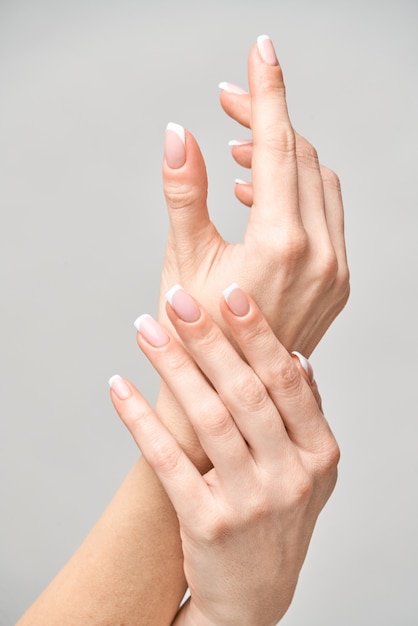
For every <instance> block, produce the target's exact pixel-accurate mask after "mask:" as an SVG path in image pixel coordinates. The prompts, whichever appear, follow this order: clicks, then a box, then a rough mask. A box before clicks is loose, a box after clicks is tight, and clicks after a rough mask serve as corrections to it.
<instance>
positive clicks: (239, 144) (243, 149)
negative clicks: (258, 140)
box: [228, 139, 253, 168]
mask: <svg viewBox="0 0 418 626" xmlns="http://www.w3.org/2000/svg"><path fill="white" fill-rule="evenodd" d="M228 145H229V146H230V147H231V154H232V157H233V158H234V159H235V161H236V162H237V163H238V164H239V165H241V166H242V167H246V168H250V167H251V161H252V157H253V143H252V141H249V140H247V139H232V140H231V141H230V142H229V144H228Z"/></svg>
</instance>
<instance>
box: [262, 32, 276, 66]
mask: <svg viewBox="0 0 418 626" xmlns="http://www.w3.org/2000/svg"><path fill="white" fill-rule="evenodd" d="M257 46H258V51H259V53H260V56H261V58H262V59H263V61H264V63H267V65H279V61H278V60H277V56H276V51H275V49H274V45H273V42H272V40H271V39H270V37H269V36H268V35H260V36H259V37H257Z"/></svg>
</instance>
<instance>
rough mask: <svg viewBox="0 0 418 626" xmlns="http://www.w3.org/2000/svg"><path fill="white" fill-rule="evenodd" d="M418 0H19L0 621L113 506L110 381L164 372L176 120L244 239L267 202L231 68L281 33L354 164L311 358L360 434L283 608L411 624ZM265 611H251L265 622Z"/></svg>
mask: <svg viewBox="0 0 418 626" xmlns="http://www.w3.org/2000/svg"><path fill="white" fill-rule="evenodd" d="M417 17H418V3H417V2H416V0H414V1H412V0H411V1H407V0H396V1H393V2H388V1H382V0H380V1H369V2H368V1H367V0H362V1H359V0H351V1H350V2H338V1H333V2H331V1H315V0H304V1H297V0H295V1H291V0H283V1H279V0H276V1H274V2H273V1H271V2H268V1H261V2H252V3H243V2H238V1H232V2H225V1H222V2H221V1H219V0H212V1H211V2H199V1H194V2H192V1H191V0H189V1H187V0H183V1H180V2H168V1H167V2H164V1H162V0H156V1H154V2H149V3H145V2H140V1H139V0H138V1H136V2H133V1H129V0H118V1H117V2H116V1H114V2H110V1H103V2H102V1H100V2H99V0H83V1H81V0H76V1H72V2H69V1H64V2H62V1H61V2H60V1H52V0H49V1H48V0H44V1H42V0H16V1H14V2H12V1H7V0H2V1H1V3H0V50H1V52H0V90H1V108H0V116H1V117H0V161H1V167H0V179H1V182H0V202H1V231H0V237H1V248H0V254H1V263H0V272H1V294H0V297H1V305H0V306H1V324H0V334H1V376H0V385H1V439H0V446H1V455H0V463H1V470H0V476H1V479H0V480H1V487H0V488H1V493H0V506H1V516H0V524H1V535H0V559H1V563H0V624H1V626H10V625H11V624H13V623H14V622H15V621H16V620H17V618H18V617H19V616H20V614H21V613H22V612H23V611H24V609H25V608H26V607H27V606H28V605H29V604H30V603H31V602H32V601H33V600H34V598H35V597H36V596H37V595H38V594H39V593H40V591H41V590H42V589H43V588H44V587H45V586H46V584H47V583H48V582H49V581H50V579H51V578H52V577H53V576H54V575H55V573H56V572H57V570H58V569H59V568H60V567H61V566H62V565H63V564H64V563H65V561H66V560H67V559H68V558H69V557H70V555H71V554H72V553H73V551H74V550H75V549H76V547H77V546H78V545H79V543H80V542H81V541H82V540H83V538H84V537H85V535H86V533H87V532H88V531H89V529H90V528H91V527H92V525H93V524H94V522H95V521H96V520H97V518H98V517H99V515H100V513H101V512H102V510H103V509H104V507H105V506H106V504H107V502H108V501H109V500H110V498H111V497H112V495H113V493H114V492H115V490H116V489H117V487H118V485H119V484H120V482H121V481H122V479H123V477H124V475H125V474H126V473H127V472H128V470H129V468H130V467H131V466H132V464H133V462H134V461H135V459H136V458H137V450H136V448H135V446H134V444H133V442H132V440H131V438H130V436H129V435H128V433H127V432H126V431H125V429H124V427H123V426H122V424H121V423H120V422H119V420H118V418H117V416H116V414H115V413H114V410H113V407H112V406H111V403H110V400H109V392H108V386H107V380H108V378H109V376H110V375H112V374H114V373H120V374H122V375H124V376H126V377H129V378H131V379H132V380H133V381H135V383H136V384H137V385H138V386H139V387H140V389H141V390H143V391H144V392H145V393H146V395H147V397H148V398H149V399H150V401H151V402H153V401H154V400H155V398H156V394H157V388H158V380H157V377H156V375H155V374H154V373H153V371H152V369H151V367H150V366H149V365H148V363H147V362H146V361H145V359H144V357H142V356H141V354H140V353H139V350H138V349H137V347H136V342H135V330H134V328H133V320H134V319H135V318H136V316H137V315H139V314H140V313H143V312H149V313H152V314H155V313H156V299H157V292H158V282H159V271H160V266H161V263H162V259H163V250H164V241H165V237H166V233H167V218H166V211H165V204H164V199H163V195H162V191H161V174H160V168H161V160H162V143H163V134H164V128H165V125H166V123H167V122H169V121H174V122H178V123H180V124H183V125H185V126H187V128H189V129H190V130H191V131H192V132H193V133H194V134H195V135H196V137H197V139H198V141H199V142H200V144H201V147H202V150H203V152H204V155H205V157H206V161H207V166H208V171H209V180H210V188H209V203H210V209H211V213H212V216H213V219H214V220H215V222H216V224H217V225H218V226H219V228H220V230H221V231H222V233H223V234H224V236H225V237H226V238H229V239H231V240H239V238H240V237H241V236H242V233H243V228H244V224H245V221H246V219H247V214H248V211H247V210H246V209H245V208H243V207H241V205H239V203H238V202H237V201H236V200H235V199H234V195H233V180H234V178H236V177H245V176H246V173H245V172H243V171H241V169H240V168H239V167H238V166H237V165H236V164H235V163H234V162H233V161H232V159H231V157H230V153H229V148H228V146H227V142H228V140H229V139H231V138H242V137H245V136H246V133H245V132H243V131H242V130H241V129H239V128H238V127H237V125H236V124H235V123H234V122H232V121H231V120H229V119H228V118H227V117H226V116H225V115H224V113H223V112H222V110H221V108H220V106H219V104H218V88H217V85H218V83H219V82H220V81H221V80H227V81H231V82H234V83H237V84H239V85H242V86H246V84H247V78H246V58H247V53H248V50H249V48H250V46H251V45H252V43H253V42H254V41H255V38H256V37H257V35H259V34H262V33H267V34H269V35H270V36H272V38H273V39H274V41H275V44H276V48H277V50H278V53H279V55H280V59H281V62H282V65H283V67H284V71H285V76H286V82H287V89H288V98H289V107H290V111H291V116H292V119H293V122H294V125H295V127H296V128H297V129H298V130H299V132H301V133H302V134H304V135H305V136H307V137H308V138H309V139H310V140H311V142H312V143H314V144H315V146H316V147H317V148H318V151H319V154H320V158H321V161H322V162H323V163H325V164H327V165H329V166H330V167H332V168H333V169H335V170H336V171H337V172H338V173H339V174H340V177H341V180H342V185H343V193H344V200H345V207H346V232H347V243H348V251H349V258H350V267H351V274H352V295H351V299H350V302H349V305H348V306H347V308H346V310H345V311H344V312H343V314H342V315H341V316H340V318H339V319H338V320H337V321H336V322H335V323H334V325H333V326H332V328H331V330H330V331H329V332H328V334H327V336H326V338H325V339H324V340H323V342H322V343H321V345H320V346H319V347H318V348H317V350H316V351H315V352H314V354H313V356H312V362H313V365H314V367H315V371H316V377H317V380H318V381H319V383H320V389H321V391H322V395H323V397H324V402H325V408H326V415H327V417H328V419H329V421H330V423H331V425H332V427H333V429H334V432H335V433H336V436H337V438H338V440H339V443H340V446H341V449H342V460H341V465H340V479H339V483H338V486H337V489H336V491H335V493H334V495H333V497H332V499H331V501H330V502H329V504H328V506H327V507H326V509H325V510H324V511H323V513H322V514H321V517H320V519H319V522H318V525H317V529H316V532H315V535H314V538H313V541H312V545H311V548H310V552H309V554H308V558H307V561H306V563H305V566H304V569H303V572H302V575H301V579H300V583H299V587H298V589H297V592H296V596H295V600H294V602H293V605H292V607H291V608H290V610H289V612H288V614H287V615H286V616H285V618H284V619H283V621H282V623H283V624H286V625H287V626H296V625H297V626H301V625H302V624H304V625H307V626H308V625H309V626H319V625H320V626H336V625H338V626H353V624H355V625H356V626H371V625H372V624H379V625H380V626H394V625H396V626H416V624H417V623H418V610H417V608H418V607H417V594H416V590H417V588H418V579H417V539H416V528H417V519H416V514H415V509H416V499H417V497H416V494H417V463H418V462H417V456H418V455H417V453H416V449H417V443H416V442H417V434H418V432H417V430H418V429H417V417H418V415H417V413H418V412H417V399H416V388H417V373H418V372H417V361H416V356H415V355H416V353H417V351H418V346H417V324H416V319H417V306H416V305H417V243H416V241H417V234H416V233H417V226H418V219H417V202H416V197H417V194H416V170H417V142H418V136H417V135H418V133H417V119H416V116H417V110H418V102H417V93H418V90H417V69H416V68H417V60H418V59H417V36H416V34H417V26H418V21H417ZM255 626H256V625H255Z"/></svg>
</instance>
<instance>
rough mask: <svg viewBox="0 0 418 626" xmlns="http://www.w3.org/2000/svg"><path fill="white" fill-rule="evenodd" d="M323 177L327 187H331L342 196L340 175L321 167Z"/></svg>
mask: <svg viewBox="0 0 418 626" xmlns="http://www.w3.org/2000/svg"><path fill="white" fill-rule="evenodd" d="M321 176H322V181H323V184H324V186H325V187H330V188H331V189H334V190H335V191H338V193H339V194H340V195H341V182H340V179H339V177H338V175H337V174H336V173H335V172H334V171H333V170H330V169H329V168H328V167H325V166H324V165H321Z"/></svg>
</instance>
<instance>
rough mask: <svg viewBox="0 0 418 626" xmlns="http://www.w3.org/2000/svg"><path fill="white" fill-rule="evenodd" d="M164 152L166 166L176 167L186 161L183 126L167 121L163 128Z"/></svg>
mask: <svg viewBox="0 0 418 626" xmlns="http://www.w3.org/2000/svg"><path fill="white" fill-rule="evenodd" d="M164 154H165V160H166V161H167V165H168V167H171V168H172V169H175V170H176V169H178V168H179V167H181V166H182V165H184V164H185V162H186V139H185V132H184V128H183V126H180V124H174V122H169V123H168V124H167V128H166V129H165V140H164Z"/></svg>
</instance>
